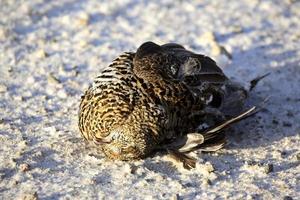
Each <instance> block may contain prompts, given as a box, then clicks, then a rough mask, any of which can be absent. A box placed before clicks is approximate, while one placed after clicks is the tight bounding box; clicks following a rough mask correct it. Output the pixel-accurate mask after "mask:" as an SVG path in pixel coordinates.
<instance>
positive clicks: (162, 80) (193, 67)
mask: <svg viewBox="0 0 300 200" xmlns="http://www.w3.org/2000/svg"><path fill="white" fill-rule="evenodd" d="M246 93H247V92H246V91H245V90H244V89H243V88H242V87H241V86H239V85H238V84H234V83H233V82H231V81H230V80H229V79H228V78H227V77H226V76H225V75H224V73H223V72H222V70H221V69H220V68H219V67H218V66H217V65H216V63H215V62H214V61H213V60H212V59H210V58H209V57H206V56H203V55H200V54H195V53H193V52H190V51H187V50H186V49H185V48H183V47H182V46H181V45H178V44H165V45H162V46H159V45H156V44H155V43H151V42H148V43H144V44H143V45H141V47H139V49H138V50H137V52H135V53H132V52H128V53H124V54H121V55H120V56H118V57H117V58H116V59H115V60H114V61H113V62H112V63H111V64H110V65H109V66H108V67H107V68H105V69H104V71H102V72H101V73H100V75H99V76H97V77H96V78H95V80H94V82H93V84H92V85H91V86H90V87H89V88H88V90H87V91H86V92H85V94H84V95H83V96H82V100H81V103H80V108H79V129H80V132H81V134H82V136H83V138H85V139H86V140H87V141H92V142H93V143H94V144H96V145H97V147H99V148H101V149H102V150H103V152H104V153H105V154H106V156H107V157H109V158H111V159H120V160H133V159H139V158H143V157H145V156H147V155H149V154H150V153H151V152H153V151H154V150H155V149H160V148H161V147H162V146H164V145H165V144H167V146H169V147H170V146H172V142H173V141H176V139H178V138H180V137H181V136H184V135H186V134H188V133H193V132H201V131H204V130H208V129H209V128H211V127H214V126H216V125H218V124H220V122H222V121H224V120H226V117H227V116H229V115H231V113H226V110H227V109H228V108H232V109H233V108H236V107H237V106H235V105H236V104H239V105H242V104H243V102H244V100H245V99H246V96H247V94H246ZM237 97H238V98H237ZM228 102H229V103H228ZM202 125H203V126H202ZM200 138H201V137H200ZM197 141H202V140H199V137H198V139H197ZM202 142H203V145H204V146H207V147H209V148H210V149H218V148H221V147H222V146H223V145H224V143H225V140H224V134H223V132H222V130H220V131H218V132H216V133H210V134H206V135H205V134H203V141H202ZM201 144H202V143H201ZM201 144H199V145H201ZM213 144H215V147H216V148H214V147H213V146H214V145H213ZM204 146H203V147H204ZM169 152H173V154H174V155H175V154H176V155H179V154H180V153H179V152H177V153H176V150H171V151H169ZM174 152H175V153H174ZM183 158H184V156H183Z"/></svg>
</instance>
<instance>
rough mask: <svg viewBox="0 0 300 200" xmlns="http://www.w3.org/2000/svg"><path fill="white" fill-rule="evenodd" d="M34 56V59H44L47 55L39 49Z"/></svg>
mask: <svg viewBox="0 0 300 200" xmlns="http://www.w3.org/2000/svg"><path fill="white" fill-rule="evenodd" d="M35 56H36V58H40V59H41V58H46V57H48V54H47V53H46V52H45V51H44V50H43V49H39V50H37V51H36V52H35Z"/></svg>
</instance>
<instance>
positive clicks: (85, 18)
mask: <svg viewBox="0 0 300 200" xmlns="http://www.w3.org/2000/svg"><path fill="white" fill-rule="evenodd" d="M89 22H90V16H89V15H88V14H87V13H80V15H79V16H78V19H77V24H78V25H80V26H87V25H88V24H89Z"/></svg>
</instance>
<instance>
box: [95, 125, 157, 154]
mask: <svg viewBox="0 0 300 200" xmlns="http://www.w3.org/2000/svg"><path fill="white" fill-rule="evenodd" d="M134 133H135V132H133V131H132V130H130V129H126V127H122V128H118V129H114V130H112V131H110V134H109V135H108V136H106V137H105V138H102V139H96V141H95V143H98V144H100V145H101V147H102V149H103V152H104V153H105V155H106V156H107V157H108V158H110V159H113V160H136V159H141V158H144V157H145V156H147V155H148V154H149V153H150V152H151V151H152V150H153V148H154V146H155V143H153V138H151V137H150V135H149V134H147V133H146V132H145V131H143V132H138V134H134Z"/></svg>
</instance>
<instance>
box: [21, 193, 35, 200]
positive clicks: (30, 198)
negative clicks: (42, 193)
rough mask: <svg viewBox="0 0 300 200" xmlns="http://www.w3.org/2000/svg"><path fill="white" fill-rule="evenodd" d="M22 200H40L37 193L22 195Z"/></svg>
mask: <svg viewBox="0 0 300 200" xmlns="http://www.w3.org/2000/svg"><path fill="white" fill-rule="evenodd" d="M21 199H22V200H38V195H37V192H33V193H27V194H23V195H22V198H21Z"/></svg>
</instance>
